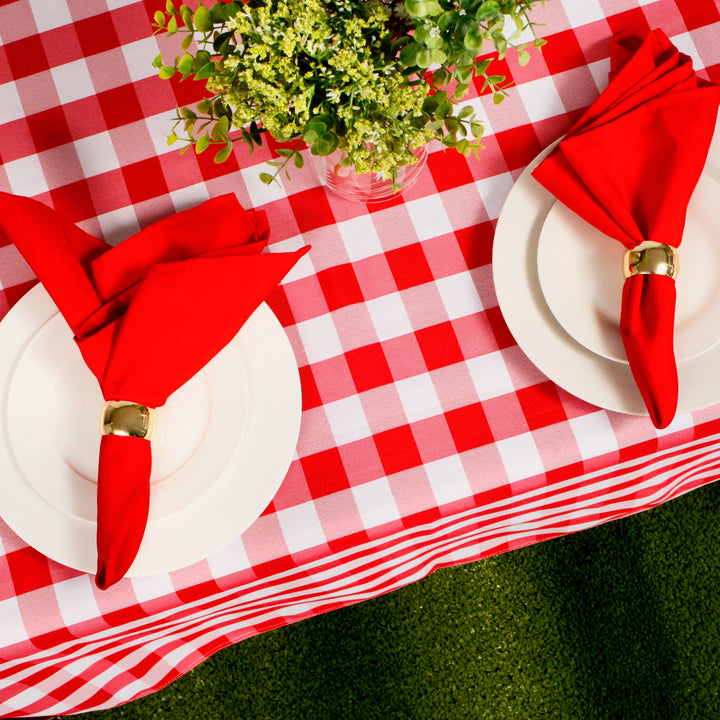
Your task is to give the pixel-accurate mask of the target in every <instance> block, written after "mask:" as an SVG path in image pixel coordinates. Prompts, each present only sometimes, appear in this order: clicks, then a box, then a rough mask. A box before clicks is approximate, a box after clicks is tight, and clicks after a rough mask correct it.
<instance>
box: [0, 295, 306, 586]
mask: <svg viewBox="0 0 720 720" xmlns="http://www.w3.org/2000/svg"><path fill="white" fill-rule="evenodd" d="M0 378H1V380H0V383H1V392H2V413H3V433H2V438H1V440H0V516H1V517H2V518H3V519H4V520H5V521H6V522H7V524H8V525H9V526H10V527H11V528H12V529H13V530H14V531H15V533H17V535H19V536H20V537H21V538H22V539H23V540H25V542H27V543H28V544H29V545H30V546H32V547H34V548H36V549H37V550H39V551H40V552H42V553H43V554H45V555H47V556H48V557H50V558H52V559H53V560H57V561H58V562H60V563H62V564H64V565H67V566H69V567H72V568H76V569H78V570H82V571H85V572H90V573H93V572H95V569H96V545H95V531H96V508H95V497H96V487H97V459H98V452H99V447H100V433H99V418H100V415H99V413H100V410H101V408H102V404H103V398H102V395H101V393H100V390H99V387H98V385H97V381H96V380H95V378H94V377H93V376H92V374H91V373H90V371H89V370H88V369H87V367H86V366H85V364H84V362H83V360H82V357H81V355H80V351H79V350H78V348H77V346H76V345H75V342H74V341H73V339H72V332H71V331H70V329H69V327H68V326H67V324H66V323H65V321H64V320H63V318H62V316H61V315H60V314H59V313H58V310H57V308H56V307H55V305H54V303H53V301H52V300H51V299H50V297H49V296H48V294H47V292H46V291H45V290H44V288H43V287H42V286H40V285H38V286H36V287H35V288H33V289H32V290H31V291H30V292H28V293H27V294H26V295H25V296H24V297H23V298H22V299H21V300H20V301H19V302H18V303H17V304H16V305H15V306H14V307H13V308H12V310H10V312H9V313H8V314H7V315H6V317H5V318H4V319H3V321H2V322H0ZM300 415H301V395H300V380H299V375H298V369H297V364H296V361H295V356H294V354H293V351H292V348H291V346H290V343H289V341H288V338H287V336H286V334H285V331H284V330H283V328H282V326H281V325H280V323H279V322H278V320H277V318H276V317H275V315H274V314H273V313H272V311H271V310H270V308H269V307H268V306H267V305H266V304H264V303H263V304H262V305H260V306H259V307H258V309H257V310H256V311H255V312H254V313H253V315H252V316H251V317H250V318H249V319H248V321H247V322H246V323H245V325H244V326H243V328H242V329H241V330H240V332H239V333H238V335H237V336H236V337H235V339H234V340H233V341H232V342H231V343H230V344H229V345H228V346H227V347H226V348H224V349H223V350H222V351H221V352H220V353H219V354H218V355H217V356H216V357H215V358H214V359H213V360H212V361H211V362H210V363H208V365H207V366H205V368H203V369H202V370H201V371H200V372H199V373H198V374H197V375H196V376H195V377H193V378H192V379H191V380H190V381H188V382H187V383H186V384H185V385H183V386H182V387H181V388H179V389H178V390H177V391H176V392H174V393H173V394H172V395H171V396H170V398H169V399H168V402H167V403H166V404H165V405H164V406H163V407H161V408H158V411H157V416H158V429H157V435H156V437H155V439H154V440H153V471H152V476H151V483H152V485H151V493H150V513H149V518H148V524H147V529H146V532H145V537H144V538H143V542H142V545H141V547H140V550H139V552H138V555H137V558H136V559H135V561H134V563H133V565H132V567H131V568H130V570H129V572H128V573H127V574H128V575H129V576H140V575H152V574H156V573H162V572H169V571H171V570H175V569H178V568H181V567H185V566H187V565H190V564H192V563H194V562H196V561H198V560H201V559H203V558H205V557H207V556H208V555H210V554H212V553H213V552H214V551H216V550H219V549H220V548H221V547H223V546H224V545H226V544H227V543H229V542H231V541H232V540H233V539H235V538H236V537H237V536H238V535H240V534H241V533H242V532H243V531H244V530H245V529H247V527H248V526H249V525H250V524H251V523H252V522H253V521H254V520H255V519H257V517H259V515H260V514H261V513H262V511H263V510H264V509H265V507H267V505H268V504H269V503H270V501H271V500H272V498H273V496H274V495H275V493H276V492H277V490H278V488H279V487H280V484H281V482H282V480H283V478H284V477H285V474H286V472H287V469H288V467H289V465H290V462H291V460H292V457H293V454H294V451H295V445H296V443H297V438H298V433H299V430H300Z"/></svg>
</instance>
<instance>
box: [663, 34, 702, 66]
mask: <svg viewBox="0 0 720 720" xmlns="http://www.w3.org/2000/svg"><path fill="white" fill-rule="evenodd" d="M670 40H671V41H672V43H673V45H675V47H676V48H677V49H678V50H679V51H680V52H681V53H685V54H686V55H689V56H690V57H691V58H692V62H693V67H694V68H695V69H697V68H701V67H702V66H703V61H702V58H701V57H700V53H699V52H698V51H697V48H696V47H695V43H694V42H693V39H692V37H691V35H690V33H687V32H684V33H681V34H680V35H673V36H672V37H671V38H670Z"/></svg>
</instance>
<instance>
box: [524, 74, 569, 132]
mask: <svg viewBox="0 0 720 720" xmlns="http://www.w3.org/2000/svg"><path fill="white" fill-rule="evenodd" d="M515 89H516V91H517V93H518V95H520V98H521V99H522V101H523V105H524V106H525V112H527V115H528V118H529V119H530V121H531V122H540V121H541V120H547V119H548V118H551V117H555V116H556V115H564V114H565V106H564V105H563V101H562V98H561V97H560V93H559V92H558V91H557V88H556V87H555V83H554V81H553V79H552V78H551V77H543V78H538V79H537V80H530V81H529V82H525V83H521V84H520V85H518V86H517V88H515Z"/></svg>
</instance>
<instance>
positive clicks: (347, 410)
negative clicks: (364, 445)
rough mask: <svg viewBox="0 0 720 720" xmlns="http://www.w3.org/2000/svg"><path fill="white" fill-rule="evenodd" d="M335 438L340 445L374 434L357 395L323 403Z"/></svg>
mask: <svg viewBox="0 0 720 720" xmlns="http://www.w3.org/2000/svg"><path fill="white" fill-rule="evenodd" d="M323 409H324V410H325V415H327V419H328V424H329V425H330V430H331V431H332V434H333V438H334V439H335V442H336V443H337V444H338V445H345V444H347V443H351V442H355V441H356V440H361V439H362V438H367V437H370V435H372V432H371V431H370V426H369V425H368V421H367V417H365V410H364V409H363V406H362V402H360V398H359V396H357V395H352V396H350V397H346V398H342V399H341V400H335V401H334V402H330V403H327V404H325V405H323Z"/></svg>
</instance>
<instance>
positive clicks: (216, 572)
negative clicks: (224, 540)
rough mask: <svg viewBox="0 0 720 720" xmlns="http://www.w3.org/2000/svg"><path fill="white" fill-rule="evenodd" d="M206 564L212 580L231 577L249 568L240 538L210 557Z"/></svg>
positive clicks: (248, 560) (248, 561)
mask: <svg viewBox="0 0 720 720" xmlns="http://www.w3.org/2000/svg"><path fill="white" fill-rule="evenodd" d="M207 564H208V567H209V568H210V572H211V573H212V576H213V577H214V578H221V577H225V576H226V575H232V574H233V573H236V572H240V571H241V570H246V569H247V568H249V567H251V564H250V559H249V558H248V556H247V552H246V551H245V545H244V544H243V541H242V538H236V539H235V540H233V541H232V542H231V543H230V544H229V545H226V546H225V547H224V548H223V549H222V550H218V551H217V552H215V553H213V554H212V555H210V557H209V558H208V559H207Z"/></svg>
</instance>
